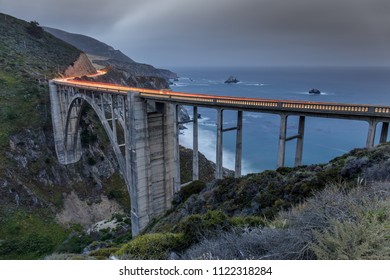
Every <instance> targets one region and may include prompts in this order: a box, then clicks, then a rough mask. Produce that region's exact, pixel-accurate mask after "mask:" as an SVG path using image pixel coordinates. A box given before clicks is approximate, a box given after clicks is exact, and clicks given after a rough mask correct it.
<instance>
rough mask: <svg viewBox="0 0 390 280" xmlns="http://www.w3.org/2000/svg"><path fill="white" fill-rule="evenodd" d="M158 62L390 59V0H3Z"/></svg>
mask: <svg viewBox="0 0 390 280" xmlns="http://www.w3.org/2000/svg"><path fill="white" fill-rule="evenodd" d="M0 11H1V12H4V13H8V14H11V15H13V16H15V17H19V18H22V19H25V20H27V21H31V20H36V21H38V22H39V23H40V24H41V25H45V26H50V27H54V28H59V29H62V30H65V31H68V32H73V33H79V34H84V35H88V36H91V37H94V38H96V39H98V40H101V41H103V42H105V43H107V44H109V45H111V46H113V47H114V48H116V49H120V50H121V51H122V52H124V53H125V54H126V55H128V56H129V57H131V58H132V59H134V60H136V61H139V62H145V63H150V64H153V65H155V66H158V67H170V66H171V67H172V66H264V65H267V66H268V65H275V66H283V65H289V66H290V65H344V66H355V65H378V66H379V65H381V66H390V0H109V1H107V0H93V1H92V0H90V1H89V0H0Z"/></svg>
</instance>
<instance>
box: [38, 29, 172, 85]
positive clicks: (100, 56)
mask: <svg viewBox="0 0 390 280" xmlns="http://www.w3.org/2000/svg"><path fill="white" fill-rule="evenodd" d="M44 29H45V30H46V31H47V32H49V33H51V34H53V35H54V36H56V37H57V38H60V39H61V40H64V41H65V42H67V43H69V44H71V45H73V46H75V47H77V48H79V49H80V50H82V51H84V52H85V53H87V54H88V55H89V57H90V59H91V60H92V62H93V63H94V64H97V65H100V66H101V67H106V66H115V67H116V68H118V69H119V70H122V71H126V72H127V73H129V74H131V75H134V76H155V77H161V78H165V79H171V78H176V77H177V75H176V74H175V73H173V72H171V71H169V70H165V69H158V68H155V67H153V66H152V65H149V64H143V63H138V62H135V61H134V60H132V59H131V58H129V57H128V56H126V55H125V54H123V53H122V52H121V51H119V50H115V49H114V48H113V47H111V46H109V45H107V44H105V43H103V42H100V41H98V40H96V39H94V38H91V37H88V36H85V35H80V34H74V33H69V32H66V31H63V30H59V29H55V28H50V27H44Z"/></svg>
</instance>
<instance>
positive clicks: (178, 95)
mask: <svg viewBox="0 0 390 280" xmlns="http://www.w3.org/2000/svg"><path fill="white" fill-rule="evenodd" d="M55 82H56V83H58V84H62V85H67V86H73V87H78V88H82V89H86V90H91V91H93V90H96V91H105V92H110V93H115V94H128V93H129V92H139V93H140V95H141V97H144V98H146V99H155V100H161V101H162V100H165V101H168V100H169V101H171V102H178V103H187V104H192V103H193V104H199V105H205V106H226V107H230V108H231V107H235V106H237V107H238V108H240V109H245V108H248V109H264V110H280V111H301V112H310V113H320V114H321V113H335V114H342V115H347V114H349V115H354V114H356V115H365V116H367V115H369V116H370V115H372V116H384V117H390V106H376V105H366V104H363V105H362V104H346V103H329V102H312V101H295V100H273V99H261V98H245V97H230V96H217V95H206V94H195V93H185V92H173V91H170V90H153V89H142V88H132V87H125V86H120V85H114V84H105V83H95V82H85V81H78V80H76V81H74V80H66V81H64V80H56V81H55Z"/></svg>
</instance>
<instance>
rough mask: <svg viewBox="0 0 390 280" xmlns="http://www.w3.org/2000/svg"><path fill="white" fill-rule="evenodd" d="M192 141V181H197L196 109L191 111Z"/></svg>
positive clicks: (195, 107)
mask: <svg viewBox="0 0 390 280" xmlns="http://www.w3.org/2000/svg"><path fill="white" fill-rule="evenodd" d="M193 115H194V117H193V121H194V123H193V141H192V180H193V181H196V180H199V153H198V148H199V145H198V143H199V142H198V107H197V106H194V111H193Z"/></svg>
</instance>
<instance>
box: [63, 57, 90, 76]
mask: <svg viewBox="0 0 390 280" xmlns="http://www.w3.org/2000/svg"><path fill="white" fill-rule="evenodd" d="M91 74H96V69H95V67H93V65H92V63H91V61H90V60H89V59H88V57H87V55H86V54H85V53H81V54H80V56H79V58H78V59H77V60H76V61H75V62H73V63H72V65H69V67H68V69H66V70H65V76H66V77H79V76H84V75H91Z"/></svg>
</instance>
